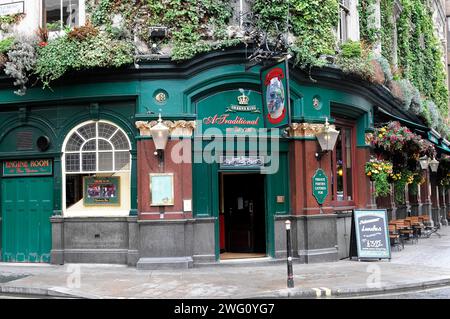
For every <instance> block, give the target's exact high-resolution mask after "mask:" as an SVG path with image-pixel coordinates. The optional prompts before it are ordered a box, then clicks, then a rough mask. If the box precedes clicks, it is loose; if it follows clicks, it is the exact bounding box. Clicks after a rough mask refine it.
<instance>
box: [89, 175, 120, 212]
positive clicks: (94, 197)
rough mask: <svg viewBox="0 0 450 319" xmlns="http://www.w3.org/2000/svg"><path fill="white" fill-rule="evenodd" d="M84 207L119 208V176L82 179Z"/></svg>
mask: <svg viewBox="0 0 450 319" xmlns="http://www.w3.org/2000/svg"><path fill="white" fill-rule="evenodd" d="M83 181H84V183H83V185H84V188H83V194H84V196H83V203H84V205H85V206H119V205H120V177H119V176H89V177H84V178H83Z"/></svg>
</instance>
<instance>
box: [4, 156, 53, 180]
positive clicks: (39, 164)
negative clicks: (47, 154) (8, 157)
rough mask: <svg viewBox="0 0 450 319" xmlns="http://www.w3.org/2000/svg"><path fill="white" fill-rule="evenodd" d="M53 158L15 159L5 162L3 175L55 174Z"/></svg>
mask: <svg viewBox="0 0 450 319" xmlns="http://www.w3.org/2000/svg"><path fill="white" fill-rule="evenodd" d="M52 164H53V161H52V160H51V159H33V160H13V161H4V162H3V176H5V177H6V176H45V175H52V174H53V165H52Z"/></svg>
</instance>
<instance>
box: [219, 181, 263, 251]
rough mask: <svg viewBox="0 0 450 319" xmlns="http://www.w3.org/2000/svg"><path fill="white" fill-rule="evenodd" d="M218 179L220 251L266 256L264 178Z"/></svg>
mask: <svg viewBox="0 0 450 319" xmlns="http://www.w3.org/2000/svg"><path fill="white" fill-rule="evenodd" d="M221 180H222V183H221V187H222V192H221V194H222V196H221V197H222V198H221V200H222V203H221V208H222V209H221V214H222V216H221V218H220V222H221V227H220V229H221V231H222V232H223V233H222V234H221V238H222V243H221V252H225V253H246V254H247V255H245V256H244V255H242V256H241V258H244V257H260V256H265V254H266V227H265V215H266V214H265V203H264V198H265V195H264V176H263V175H261V174H232V173H223V174H222V176H221ZM252 254H254V255H252ZM258 254H259V255H258ZM228 256H230V255H229V254H228ZM229 258H239V257H234V256H233V257H229ZM222 259H223V258H222Z"/></svg>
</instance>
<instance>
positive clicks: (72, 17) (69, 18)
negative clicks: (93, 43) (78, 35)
mask: <svg viewBox="0 0 450 319" xmlns="http://www.w3.org/2000/svg"><path fill="white" fill-rule="evenodd" d="M78 8H79V6H78V0H64V1H63V21H64V25H65V26H70V27H73V26H77V25H78V16H79V9H78Z"/></svg>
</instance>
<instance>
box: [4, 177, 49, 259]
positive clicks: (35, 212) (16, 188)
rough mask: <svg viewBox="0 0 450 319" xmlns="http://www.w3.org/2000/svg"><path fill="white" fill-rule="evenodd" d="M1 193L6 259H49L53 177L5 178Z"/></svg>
mask: <svg viewBox="0 0 450 319" xmlns="http://www.w3.org/2000/svg"><path fill="white" fill-rule="evenodd" d="M1 194H2V196H1V205H2V245H3V247H2V258H3V261H9V262H50V249H51V242H52V241H51V225H50V216H51V215H52V210H53V178H52V177H26V178H25V177H20V178H4V179H3V180H2V192H1Z"/></svg>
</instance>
